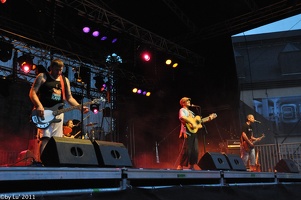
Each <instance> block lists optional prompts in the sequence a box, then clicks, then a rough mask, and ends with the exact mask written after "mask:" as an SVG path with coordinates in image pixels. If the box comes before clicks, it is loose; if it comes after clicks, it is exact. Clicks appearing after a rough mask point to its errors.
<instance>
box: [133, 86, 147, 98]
mask: <svg viewBox="0 0 301 200" xmlns="http://www.w3.org/2000/svg"><path fill="white" fill-rule="evenodd" d="M132 92H133V93H135V94H141V95H143V96H147V97H149V96H150V95H151V92H149V91H146V90H142V89H139V88H136V87H135V88H133V89H132Z"/></svg>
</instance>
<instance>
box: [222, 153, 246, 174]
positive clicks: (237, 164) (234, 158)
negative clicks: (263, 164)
mask: <svg viewBox="0 0 301 200" xmlns="http://www.w3.org/2000/svg"><path fill="white" fill-rule="evenodd" d="M224 156H225V157H226V159H227V161H228V163H229V165H230V167H231V170H237V171H246V170H247V168H246V166H245V165H244V162H243V161H242V159H241V157H240V156H239V155H236V154H224Z"/></svg>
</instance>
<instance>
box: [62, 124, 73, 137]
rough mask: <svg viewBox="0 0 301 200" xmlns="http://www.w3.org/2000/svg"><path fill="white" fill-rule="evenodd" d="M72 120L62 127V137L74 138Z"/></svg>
mask: <svg viewBox="0 0 301 200" xmlns="http://www.w3.org/2000/svg"><path fill="white" fill-rule="evenodd" d="M73 127H74V124H73V120H71V119H69V120H68V121H67V122H66V126H63V133H64V137H66V138H74V137H75V136H74V134H73Z"/></svg>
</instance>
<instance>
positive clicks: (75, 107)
mask: <svg viewBox="0 0 301 200" xmlns="http://www.w3.org/2000/svg"><path fill="white" fill-rule="evenodd" d="M92 103H93V102H92V101H91V102H86V103H84V104H83V106H87V105H89V104H92ZM81 106H82V104H79V105H77V106H70V107H68V108H63V109H60V110H57V111H54V112H53V115H59V114H62V113H65V112H68V111H71V110H74V109H80V108H81Z"/></svg>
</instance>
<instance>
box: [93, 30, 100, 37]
mask: <svg viewBox="0 0 301 200" xmlns="http://www.w3.org/2000/svg"><path fill="white" fill-rule="evenodd" d="M99 34H100V33H99V31H93V33H92V35H93V37H98V36H99Z"/></svg>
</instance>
